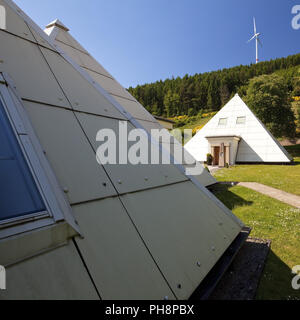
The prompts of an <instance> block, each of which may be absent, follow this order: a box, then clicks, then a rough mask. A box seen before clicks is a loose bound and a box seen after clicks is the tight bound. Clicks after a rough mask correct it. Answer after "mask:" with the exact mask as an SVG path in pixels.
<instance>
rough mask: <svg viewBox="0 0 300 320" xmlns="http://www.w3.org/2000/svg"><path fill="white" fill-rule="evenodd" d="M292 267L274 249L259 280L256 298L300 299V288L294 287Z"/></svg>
mask: <svg viewBox="0 0 300 320" xmlns="http://www.w3.org/2000/svg"><path fill="white" fill-rule="evenodd" d="M294 277H295V274H292V270H291V268H290V267H289V266H288V265H286V264H285V263H284V262H283V261H282V260H281V259H280V258H279V257H278V256H277V255H276V254H275V253H274V252H273V251H272V250H270V252H269V255H268V258H267V262H266V265H265V268H264V271H263V274H262V277H261V279H260V282H259V286H258V290H257V293H256V299H259V300H261V299H263V300H300V289H299V290H295V289H293V287H292V279H293V278H294Z"/></svg>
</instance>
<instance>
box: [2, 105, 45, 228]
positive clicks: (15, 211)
mask: <svg viewBox="0 0 300 320" xmlns="http://www.w3.org/2000/svg"><path fill="white" fill-rule="evenodd" d="M43 211H46V207H45V204H44V202H43V200H42V197H41V194H40V192H39V190H38V188H37V185H36V183H35V180H34V178H33V176H32V174H31V171H30V169H29V166H28V164H27V162H26V160H25V157H24V155H23V152H22V150H21V147H20V145H19V142H18V140H17V137H16V135H15V133H14V131H13V129H12V127H11V124H10V121H9V119H8V117H7V114H6V111H5V109H4V106H3V104H2V102H1V100H0V222H1V221H3V220H8V219H12V218H16V217H21V216H26V215H29V214H34V213H38V212H43Z"/></svg>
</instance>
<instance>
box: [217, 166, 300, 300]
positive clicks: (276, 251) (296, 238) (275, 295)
mask: <svg viewBox="0 0 300 320" xmlns="http://www.w3.org/2000/svg"><path fill="white" fill-rule="evenodd" d="M298 170H299V169H298ZM230 180H232V179H230ZM216 188H217V191H216V193H215V194H216V196H217V197H218V198H219V199H220V200H221V201H222V202H223V203H224V204H225V205H226V206H227V207H228V208H230V209H231V210H232V211H233V212H234V214H235V215H236V216H238V217H239V218H240V219H241V220H242V221H243V222H244V223H245V224H246V225H247V226H250V227H251V228H252V232H251V236H253V237H258V238H262V239H270V240H272V244H271V251H270V253H269V256H268V258H267V262H266V265H265V269H264V271H263V275H262V278H261V281H260V284H259V288H258V292H257V297H256V298H257V299H297V300H300V290H297V291H296V290H294V289H292V287H291V280H292V277H293V275H292V274H291V268H292V267H293V266H295V265H300V210H299V209H296V208H293V207H291V206H289V205H286V204H284V203H282V202H279V201H277V200H274V199H272V198H269V197H267V196H264V195H262V194H260V193H257V192H255V191H252V190H250V189H247V188H243V187H240V186H235V187H231V188H228V186H225V185H219V186H217V187H216ZM245 272H247V270H245Z"/></svg>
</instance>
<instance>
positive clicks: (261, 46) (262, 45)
mask: <svg viewBox="0 0 300 320" xmlns="http://www.w3.org/2000/svg"><path fill="white" fill-rule="evenodd" d="M257 41H258V43H259V44H260V46H261V47H262V46H263V45H262V43H261V41H260V39H259V38H258V37H257Z"/></svg>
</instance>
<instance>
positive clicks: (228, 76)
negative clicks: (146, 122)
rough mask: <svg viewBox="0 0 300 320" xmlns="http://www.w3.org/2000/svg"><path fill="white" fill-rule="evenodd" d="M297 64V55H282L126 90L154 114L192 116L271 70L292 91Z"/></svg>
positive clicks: (242, 90) (299, 58) (212, 107)
mask: <svg viewBox="0 0 300 320" xmlns="http://www.w3.org/2000/svg"><path fill="white" fill-rule="evenodd" d="M297 66H300V54H296V55H291V56H288V57H285V58H279V59H274V60H270V61H264V62H260V63H258V64H251V65H240V66H236V67H233V68H228V69H222V70H218V71H213V72H207V73H202V74H200V73H197V74H195V75H185V76H184V77H183V78H180V77H177V78H174V77H173V78H172V79H166V80H164V81H162V80H160V81H157V82H155V83H150V84H144V85H138V86H137V87H135V88H132V87H130V88H129V89H128V91H129V92H130V93H131V94H132V95H133V96H134V97H135V98H136V99H137V100H138V101H139V102H140V103H141V104H142V105H143V106H144V107H145V108H146V109H147V110H148V111H149V112H150V113H152V114H153V115H157V116H164V117H174V116H180V115H188V116H195V115H197V114H198V113H199V112H200V113H202V112H210V111H218V110H220V108H221V107H222V106H224V105H225V104H226V103H227V102H228V101H229V99H230V98H231V97H232V96H233V95H234V94H235V93H239V94H240V96H242V97H243V96H244V95H246V92H247V88H248V84H249V80H251V79H252V78H254V77H257V76H260V75H268V74H272V73H274V72H277V71H278V73H279V74H281V76H282V77H283V78H284V79H285V81H286V85H287V88H288V90H289V91H290V92H292V91H294V90H295V88H294V81H293V79H294V77H295V74H296V73H297V72H298V69H299V68H295V67H297Z"/></svg>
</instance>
